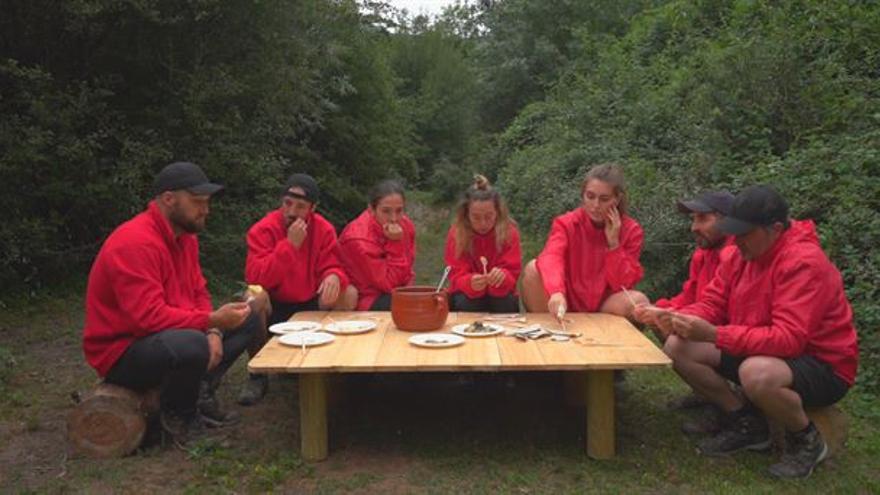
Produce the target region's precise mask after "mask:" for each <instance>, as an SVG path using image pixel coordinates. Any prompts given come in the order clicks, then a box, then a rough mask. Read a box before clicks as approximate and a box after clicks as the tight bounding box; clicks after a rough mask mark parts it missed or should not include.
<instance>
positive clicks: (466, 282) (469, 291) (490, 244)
mask: <svg viewBox="0 0 880 495" xmlns="http://www.w3.org/2000/svg"><path fill="white" fill-rule="evenodd" d="M471 246H472V250H471V251H468V250H465V251H464V252H462V253H461V256H460V257H457V258H456V256H455V226H452V227H451V228H450V229H449V232H448V233H447V234H446V264H447V265H448V266H451V267H452V271H451V272H449V280H450V284H449V287H450V289H449V292H451V293H453V294H454V293H456V292H463V293H464V295H465V296H467V297H469V298H471V299H478V298H481V297H483V296H485V295H486V294H487V293H488V295H490V296H492V297H504V296H506V295H508V294H516V281H517V280H518V279H519V273H520V272H521V271H522V256H521V252H520V246H519V231H518V230H517V229H516V225H514V224H513V223H510V224H509V227H508V238H507V242H505V243H504V245H503V246H502V247H501V250H500V251H499V250H498V246H497V243H496V242H495V229H494V228H493V229H492V230H490V231H489V232H487V233H486V234H482V235H480V234H477V233H476V232H474V233H473V235H472V236H471ZM480 256H484V257H485V258H486V259H487V260H488V264H487V265H486V271H487V272H489V271H492V269H493V268H496V267H497V268H500V269H501V270H502V271H503V272H504V281H503V282H502V283H501V285H499V286H498V287H488V286H487V287H486V288H485V289H483V290H482V291H477V290H474V289H473V288H472V287H471V277H472V276H473V275H474V274H478V273H479V274H482V273H483V264H482V263H481V262H480Z"/></svg>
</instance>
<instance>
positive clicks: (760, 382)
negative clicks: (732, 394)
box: [738, 356, 779, 396]
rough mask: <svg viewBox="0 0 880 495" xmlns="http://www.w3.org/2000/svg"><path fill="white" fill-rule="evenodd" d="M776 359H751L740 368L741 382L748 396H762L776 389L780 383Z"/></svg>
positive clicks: (760, 357) (758, 357)
mask: <svg viewBox="0 0 880 495" xmlns="http://www.w3.org/2000/svg"><path fill="white" fill-rule="evenodd" d="M773 361H774V359H773V358H767V357H764V356H756V357H750V358H748V359H746V360H745V361H743V362H742V364H741V365H740V366H739V370H738V373H739V381H740V384H742V388H743V391H744V392H745V393H746V395H747V396H754V395H756V394H761V393H763V392H766V391H767V390H770V389H772V388H775V387H776V386H777V384H778V382H779V380H778V379H777V378H778V377H777V376H776V372H775V369H776V366H774V364H775V363H774V362H773Z"/></svg>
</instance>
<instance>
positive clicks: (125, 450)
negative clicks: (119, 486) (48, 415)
mask: <svg viewBox="0 0 880 495" xmlns="http://www.w3.org/2000/svg"><path fill="white" fill-rule="evenodd" d="M158 411H159V389H158V388H156V389H152V390H148V391H146V392H144V393H138V392H135V391H133V390H130V389H127V388H124V387H120V386H118V385H110V384H108V383H101V384H99V385H98V386H97V387H96V388H95V389H94V390H92V391H91V392H90V393H89V394H88V395H86V396H85V397H84V398H83V399H82V400H81V401H80V402H79V404H77V405H76V407H74V408H73V410H72V411H71V412H70V413H69V414H68V415H67V437H68V441H69V442H70V445H71V446H72V447H73V450H74V452H76V453H78V454H81V455H84V456H86V457H90V458H97V459H107V458H112V457H122V456H125V455H128V454H130V453H132V452H134V451H135V449H137V448H138V447H139V446H140V444H141V441H143V439H144V434H145V432H146V431H147V420H148V419H149V417H150V416H151V415H153V414H156V413H158Z"/></svg>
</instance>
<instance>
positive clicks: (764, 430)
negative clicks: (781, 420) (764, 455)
mask: <svg viewBox="0 0 880 495" xmlns="http://www.w3.org/2000/svg"><path fill="white" fill-rule="evenodd" d="M724 423H725V424H724V427H723V428H722V429H721V431H720V432H718V433H717V434H716V435H715V436H713V437H711V438H707V439H705V440H703V441H701V442H700V443H699V444H698V448H699V449H700V453H702V454H703V455H708V456H723V455H727V454H732V453H734V452H738V451H740V450H767V449H768V448H770V428H769V427H768V426H767V420H765V419H764V417H763V416H762V415H760V414H758V413H756V412H754V411H738V412H735V413H732V414H731V415H728V417H727V418H725V420H724Z"/></svg>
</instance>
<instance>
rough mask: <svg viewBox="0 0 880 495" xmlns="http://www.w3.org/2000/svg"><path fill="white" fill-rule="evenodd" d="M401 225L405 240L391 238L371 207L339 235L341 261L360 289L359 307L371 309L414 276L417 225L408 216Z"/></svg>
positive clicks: (407, 283)
mask: <svg viewBox="0 0 880 495" xmlns="http://www.w3.org/2000/svg"><path fill="white" fill-rule="evenodd" d="M400 226H401V227H402V228H403V239H401V240H399V241H392V240H389V239H388V238H387V237H385V234H384V233H383V232H382V226H381V225H379V222H377V221H376V219H375V217H373V215H372V214H371V213H370V210H364V212H363V213H361V214H360V215H359V216H358V217H357V218H355V219H354V220H353V221H352V222H351V223H350V224H348V225H346V226H345V230H343V231H342V235H340V236H339V247H340V252H341V254H342V263H343V265H344V266H345V270H346V272H348V275H349V276H350V277H351V282H352V283H353V284H354V286H355V288H357V290H358V305H357V309H358V310H361V311H363V310H368V309H370V306H372V305H373V302H374V301H375V300H376V298H378V297H379V296H380V295H382V294H390V293H391V290H392V289H394V288H395V287H403V286H406V285H410V284H412V282H413V279H415V276H416V274H415V272H414V271H413V263H414V262H415V259H416V228H415V225H413V223H412V220H410V219H409V217H407V216H406V215H404V216H403V217H402V218H401V219H400Z"/></svg>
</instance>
